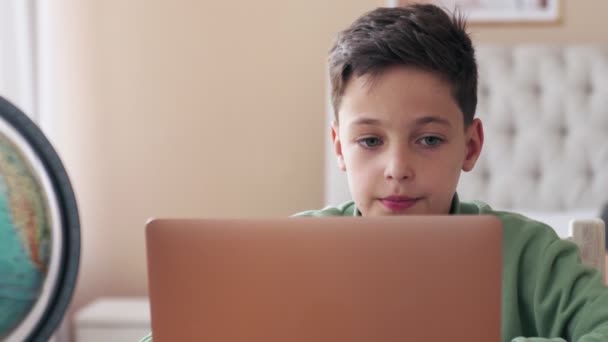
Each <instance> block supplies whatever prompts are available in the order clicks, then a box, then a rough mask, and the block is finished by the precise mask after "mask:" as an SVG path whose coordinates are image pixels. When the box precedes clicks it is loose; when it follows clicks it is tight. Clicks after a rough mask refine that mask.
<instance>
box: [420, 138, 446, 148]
mask: <svg viewBox="0 0 608 342" xmlns="http://www.w3.org/2000/svg"><path fill="white" fill-rule="evenodd" d="M420 142H421V143H422V145H425V146H437V145H439V144H441V143H442V142H443V139H441V138H439V137H436V136H432V135H431V136H428V137H424V138H422V139H420Z"/></svg>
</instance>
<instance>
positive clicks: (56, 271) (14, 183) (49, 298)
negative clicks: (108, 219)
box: [0, 97, 80, 341]
mask: <svg viewBox="0 0 608 342" xmlns="http://www.w3.org/2000/svg"><path fill="white" fill-rule="evenodd" d="M79 257H80V223H79V217H78V209H77V205H76V200H75V196H74V193H73V190H72V186H71V184H70V181H69V179H68V176H67V173H66V171H65V169H64V167H63V164H62V163H61V161H60V159H59V156H58V155H57V153H56V152H55V150H54V149H53V147H52V146H51V144H50V143H49V141H48V140H47V139H46V137H45V136H44V134H43V133H42V131H40V129H39V128H38V127H37V126H36V125H35V124H34V123H33V122H32V121H31V120H30V119H29V118H28V117H27V116H26V115H25V114H24V113H23V112H21V111H20V110H19V109H18V108H17V107H15V106H14V105H12V104H11V103H10V102H9V101H7V100H6V99H4V98H2V97H0V340H7V341H46V340H48V339H49V338H50V336H51V335H52V334H53V332H54V331H55V329H56V328H57V326H58V325H59V323H60V322H61V320H62V319H63V315H64V313H65V311H66V308H67V306H68V304H69V302H70V300H71V297H72V293H73V290H74V286H75V282H76V276H77V273H78V265H79Z"/></svg>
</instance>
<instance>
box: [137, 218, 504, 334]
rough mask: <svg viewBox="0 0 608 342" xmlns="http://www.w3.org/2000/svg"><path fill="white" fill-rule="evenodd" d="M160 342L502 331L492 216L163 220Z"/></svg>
mask: <svg viewBox="0 0 608 342" xmlns="http://www.w3.org/2000/svg"><path fill="white" fill-rule="evenodd" d="M146 237H147V252H148V272H149V291H150V301H151V317H152V331H153V337H154V341H155V342H159V341H160V342H162V341H180V340H198V341H214V342H241V341H242V342H258V341H259V342H285V341H291V342H299V341H302V342H311V341H315V342H336V341H345V342H346V341H348V342H357V341H361V342H363V341H365V342H369V341H440V340H441V341H443V340H450V341H499V340H500V327H501V326H500V324H501V321H500V308H501V267H502V263H501V257H502V243H501V240H502V230H501V223H500V221H499V220H498V219H497V218H495V217H491V216H401V217H380V218H360V217H359V218H352V217H348V218H347V217H339V218H322V219H318V218H283V219H253V220H246V219H202V220H185V219H182V220H180V219H177V220H171V219H168V220H167V219H161V220H153V221H151V222H149V223H148V225H147V229H146Z"/></svg>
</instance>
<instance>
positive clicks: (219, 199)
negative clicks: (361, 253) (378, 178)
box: [0, 0, 608, 340]
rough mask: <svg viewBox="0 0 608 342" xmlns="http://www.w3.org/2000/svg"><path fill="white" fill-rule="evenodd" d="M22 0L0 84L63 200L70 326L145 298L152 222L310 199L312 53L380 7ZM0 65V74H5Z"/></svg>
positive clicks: (500, 28) (593, 19)
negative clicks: (76, 257)
mask: <svg viewBox="0 0 608 342" xmlns="http://www.w3.org/2000/svg"><path fill="white" fill-rule="evenodd" d="M9 2H10V1H9V0H2V2H0V4H8V3H9ZM30 5H31V6H30V12H27V13H29V14H27V13H26V16H28V15H30V16H29V18H30V20H31V22H30V23H31V26H28V25H29V24H28V25H26V26H25V27H26V28H28V27H29V29H26V30H22V31H20V32H19V33H15V34H14V35H11V37H16V39H14V40H10V39H8V40H6V39H5V40H4V42H5V43H4V44H5V47H4V48H6V46H8V45H6V44H9V43H10V44H17V45H18V44H23V42H24V41H26V42H30V43H31V55H30V56H33V57H31V60H28V59H27V58H26V59H23V58H25V57H23V58H22V59H19V61H13V63H17V62H18V63H21V64H23V63H25V64H23V66H21V67H22V68H25V69H23V70H22V72H21V73H20V74H19V75H21V76H23V75H25V76H23V77H25V78H24V79H25V80H26V81H22V82H15V81H13V82H10V79H8V78H7V77H5V79H4V80H3V82H4V83H5V84H3V85H2V88H1V89H2V92H3V95H5V96H7V97H8V98H9V99H10V100H13V101H14V102H15V103H16V104H17V105H19V106H20V107H22V108H23V109H24V110H25V111H26V112H28V114H31V115H32V117H33V118H34V119H35V120H37V121H38V123H39V124H40V125H41V127H42V129H43V130H44V132H45V133H46V134H47V136H48V137H49V139H50V140H51V141H52V142H53V144H54V145H55V148H56V149H57V150H58V152H59V154H60V156H61V157H62V160H63V162H64V164H65V167H66V168H67V171H68V173H69V174H70V177H71V180H72V183H73V186H74V189H75V192H76V195H77V199H78V203H79V208H80V214H81V220H82V221H81V230H82V259H81V270H80V275H79V281H78V285H77V290H76V294H75V296H74V300H73V304H72V306H71V310H70V313H69V316H68V321H69V319H70V318H71V317H72V316H73V315H74V313H75V312H77V311H78V310H79V309H81V308H83V307H84V306H85V305H87V304H88V303H90V302H92V301H93V300H95V299H98V298H100V297H107V296H120V297H145V296H146V295H147V278H146V254H145V241H144V224H145V222H146V221H147V220H148V219H149V218H151V217H209V216H211V217H219V216H221V217H272V216H288V215H291V214H293V213H295V212H298V211H302V210H306V209H317V208H320V207H322V206H323V205H324V204H325V200H324V172H325V171H324V170H325V157H324V146H325V143H326V139H329V136H328V135H327V134H326V125H327V123H328V121H327V118H326V115H327V99H326V83H325V82H326V75H325V67H326V64H325V61H326V56H327V51H328V49H329V48H330V46H331V43H332V39H333V37H334V35H335V34H336V32H337V31H339V30H341V29H343V28H345V27H346V26H347V25H349V24H350V23H351V22H352V21H353V20H354V19H355V18H356V17H358V16H359V15H361V14H362V13H363V12H365V11H368V10H371V9H373V8H375V7H377V6H383V5H386V2H385V1H382V0H348V1H347V0H334V1H326V0H307V1H291V0H287V1H285V0H283V1H279V0H260V1H243V2H235V1H194V0H190V1H189V0H172V1H156V0H129V1H119V0H85V1H83V0H55V1H43V0H41V1H30ZM0 11H2V9H0ZM606 12H608V2H606V1H604V0H580V1H579V0H577V1H573V0H563V1H561V2H560V19H559V20H557V21H551V22H543V23H500V22H498V23H480V24H471V25H470V31H471V32H472V37H473V39H474V41H475V43H483V44H486V43H495V44H507V45H508V44H522V43H535V44H536V43H540V44H570V43H573V44H583V43H591V44H604V43H606V40H607V38H606V35H605V32H606V25H607V23H606V20H605V13H606ZM19 15H23V13H21V14H19V13H18V12H15V11H13V12H10V11H4V12H2V14H1V16H2V17H12V16H15V18H17V17H19ZM15 20H17V19H15ZM30 43H28V44H30ZM24 56H27V55H24ZM2 63H5V65H2ZM7 63H9V62H7V59H0V70H16V69H14V65H9V64H7ZM28 63H29V64H28ZM28 65H29V66H30V67H31V68H30V69H27V68H28ZM20 70H21V69H20ZM28 70H29V71H28ZM6 74H7V72H6V71H4V75H6ZM15 77H17V76H15ZM23 82H25V83H23ZM23 84H25V85H23ZM17 85H19V87H26V88H27V87H29V88H28V89H30V91H28V90H23V89H26V88H20V89H21V90H19V89H14V87H15V86H17ZM68 330H69V329H68ZM69 335H70V334H69V333H66V334H65V336H64V337H63V339H64V340H67V339H68V338H69Z"/></svg>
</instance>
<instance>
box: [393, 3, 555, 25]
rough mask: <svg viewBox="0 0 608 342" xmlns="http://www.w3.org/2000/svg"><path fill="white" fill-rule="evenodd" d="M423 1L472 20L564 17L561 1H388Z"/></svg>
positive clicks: (538, 20) (525, 20)
mask: <svg viewBox="0 0 608 342" xmlns="http://www.w3.org/2000/svg"><path fill="white" fill-rule="evenodd" d="M421 2H427V3H434V4H436V5H438V6H441V7H443V8H445V9H447V10H449V11H453V10H455V9H457V10H459V11H462V13H464V14H465V16H466V18H467V21H468V22H471V23H552V22H558V21H560V19H561V12H560V0H433V1H412V0H387V6H389V7H396V6H403V5H407V4H411V3H421Z"/></svg>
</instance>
